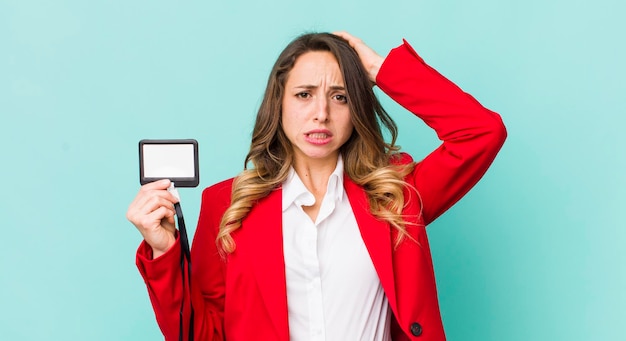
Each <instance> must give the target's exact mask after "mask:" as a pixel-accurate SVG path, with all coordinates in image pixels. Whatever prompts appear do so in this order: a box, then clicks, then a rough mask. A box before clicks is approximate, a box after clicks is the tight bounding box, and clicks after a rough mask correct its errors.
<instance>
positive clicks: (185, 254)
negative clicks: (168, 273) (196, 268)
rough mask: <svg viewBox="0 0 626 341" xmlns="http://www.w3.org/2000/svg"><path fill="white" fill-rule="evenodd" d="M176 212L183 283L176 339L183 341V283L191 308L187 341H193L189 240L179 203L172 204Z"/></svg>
mask: <svg viewBox="0 0 626 341" xmlns="http://www.w3.org/2000/svg"><path fill="white" fill-rule="evenodd" d="M174 209H175V210H176V217H177V218H178V231H179V236H180V248H181V253H180V273H181V275H182V281H183V298H182V300H181V303H180V321H179V332H178V339H179V340H180V341H183V340H184V339H183V324H184V323H183V310H184V308H185V282H188V284H187V286H188V288H189V307H190V308H191V314H190V318H189V341H193V318H194V313H193V304H192V299H191V252H190V248H189V239H188V238H187V229H186V228H185V218H184V217H183V210H182V209H181V208H180V202H178V203H176V204H174ZM185 264H186V265H187V276H185Z"/></svg>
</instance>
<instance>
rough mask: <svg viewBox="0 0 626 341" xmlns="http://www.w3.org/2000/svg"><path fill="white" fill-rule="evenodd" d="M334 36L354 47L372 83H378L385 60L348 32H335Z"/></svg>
mask: <svg viewBox="0 0 626 341" xmlns="http://www.w3.org/2000/svg"><path fill="white" fill-rule="evenodd" d="M333 34H334V35H336V36H339V37H341V38H343V39H345V40H346V41H347V42H348V44H350V46H352V48H353V49H354V50H355V51H356V53H357V54H358V55H359V59H360V60H361V63H362V64H363V67H365V70H366V71H367V74H368V77H369V79H370V81H372V83H376V76H378V71H379V70H380V66H381V65H382V64H383V61H384V60H385V59H384V58H383V57H381V56H380V55H379V54H378V53H376V51H374V50H373V49H371V48H370V47H369V46H367V45H366V44H365V43H364V42H363V40H361V39H360V38H357V37H355V36H353V35H351V34H350V33H348V32H343V31H341V32H333Z"/></svg>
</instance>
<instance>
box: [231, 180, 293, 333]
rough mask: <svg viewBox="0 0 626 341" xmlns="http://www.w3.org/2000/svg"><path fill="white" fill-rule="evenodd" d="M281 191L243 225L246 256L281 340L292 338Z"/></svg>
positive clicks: (264, 200)
mask: <svg viewBox="0 0 626 341" xmlns="http://www.w3.org/2000/svg"><path fill="white" fill-rule="evenodd" d="M281 207H282V189H277V190H275V191H273V192H272V193H270V194H269V195H268V196H267V197H266V198H264V199H262V200H261V201H259V202H258V203H257V204H256V205H255V207H254V208H253V209H252V210H251V211H250V213H249V214H248V216H247V217H246V219H245V221H244V224H245V225H246V226H242V227H243V228H246V239H248V241H247V242H246V245H248V246H249V249H248V251H249V252H246V253H247V256H248V257H249V259H250V261H251V262H252V263H253V269H254V272H255V277H256V280H257V283H258V285H259V290H260V292H261V296H262V297H263V302H264V303H265V307H266V308H267V311H268V313H269V316H270V318H271V319H272V322H273V324H274V327H275V328H276V331H277V335H279V336H280V338H279V340H288V339H289V317H288V308H287V282H286V276H285V258H284V253H283V234H282V210H281Z"/></svg>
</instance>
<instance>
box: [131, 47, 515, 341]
mask: <svg viewBox="0 0 626 341" xmlns="http://www.w3.org/2000/svg"><path fill="white" fill-rule="evenodd" d="M377 85H378V87H379V88H380V89H382V90H383V91H384V92H385V93H387V94H388V95H389V96H390V97H391V98H392V99H394V100H395V101H396V102H398V103H399V104H401V105H402V106H404V107H405V108H406V109H408V110H409V111H411V112H412V113H414V114H415V115H416V116H418V117H419V118H421V119H422V120H423V121H424V122H425V123H426V124H427V125H429V126H430V127H431V128H433V129H434V130H435V131H436V132H437V135H438V137H439V138H440V140H442V141H443V143H442V145H441V146H440V147H439V148H437V149H436V150H434V151H433V152H432V153H431V154H429V155H428V156H427V157H426V158H425V159H424V160H422V161H421V162H419V163H418V164H417V165H416V167H415V170H414V171H413V172H412V173H411V174H410V175H409V176H408V177H407V178H406V181H407V182H408V183H409V184H410V185H411V186H413V187H414V189H416V190H417V192H416V191H415V190H414V189H411V188H407V189H406V190H405V198H406V199H407V205H406V207H405V209H404V214H405V215H406V217H407V219H408V221H409V222H410V223H415V224H409V225H408V232H409V233H410V234H411V236H412V237H413V238H414V239H415V240H416V241H417V242H414V241H410V240H408V239H407V240H405V241H404V242H403V243H402V244H401V245H400V246H399V247H398V248H396V249H394V240H395V238H396V235H397V234H396V231H395V230H394V229H391V228H390V226H389V225H388V224H387V223H385V222H382V221H380V220H377V219H376V218H374V217H373V216H372V215H371V214H370V212H369V208H368V201H367V197H366V195H365V193H364V191H363V189H362V188H360V187H359V186H357V185H356V184H355V183H354V182H352V181H351V180H350V179H349V178H348V177H345V179H344V187H345V190H346V193H347V195H348V198H349V200H350V204H351V205H352V209H353V211H354V215H355V217H356V220H357V223H358V225H359V229H360V231H361V235H362V237H363V242H364V243H365V245H366V247H367V250H368V251H369V255H370V257H371V260H372V263H373V264H374V267H375V269H376V272H377V273H378V276H379V278H380V281H381V283H382V286H383V288H384V290H385V294H386V295H387V298H388V300H389V305H390V307H391V310H392V312H393V319H392V320H393V322H392V335H393V340H424V341H426V340H428V341H435V340H437V341H438V340H445V335H444V330H443V325H442V322H441V316H440V312H439V306H438V302H437V291H436V287H435V277H434V271H433V265H432V260H431V254H430V249H429V245H428V238H427V236H426V229H425V226H426V225H428V224H429V223H430V222H432V221H433V220H434V219H435V218H437V217H438V216H439V215H441V214H442V213H443V212H444V211H446V210H447V209H448V208H450V206H452V205H453V204H454V203H455V202H457V201H458V200H459V199H460V198H461V197H462V196H463V195H464V194H465V193H467V191H469V189H470V188H471V187H472V186H473V185H474V184H476V182H477V181H478V180H479V179H480V178H481V177H482V176H483V174H484V173H485V171H486V170H487V168H488V167H489V165H490V164H491V162H492V161H493V159H494V157H495V156H496V153H497V152H498V150H499V149H500V147H501V146H502V144H503V142H504V140H505V137H506V130H505V128H504V125H503V124H502V121H501V119H500V116H499V115H497V114H496V113H494V112H492V111H489V110H488V109H486V108H484V107H483V106H482V105H480V104H479V103H478V102H477V101H476V100H475V99H474V98H472V97H471V96H470V95H468V94H466V93H464V92H463V91H462V90H460V89H459V88H458V87H457V86H456V85H454V84H453V83H452V82H450V81H448V80H447V79H445V78H444V77H443V76H441V75H440V74H439V73H437V71H435V70H434V69H432V68H431V67H429V66H428V65H426V64H425V63H424V61H423V60H422V59H421V58H420V57H419V56H418V54H417V53H416V52H415V51H414V50H413V49H412V48H411V46H409V45H408V43H406V41H405V42H404V44H403V45H401V46H399V47H397V48H395V49H393V50H392V51H391V52H390V54H389V55H388V56H387V58H386V59H385V62H384V63H383V65H382V67H381V69H380V72H379V74H378V78H377ZM396 161H397V162H400V163H406V162H410V161H412V159H411V157H410V156H408V155H407V154H401V155H400V156H399V157H398V158H397V160H396ZM231 185H232V179H230V180H227V181H224V182H221V183H218V184H216V185H213V186H211V187H209V188H207V189H205V190H204V192H203V194H202V207H201V211H200V218H199V223H198V227H197V230H196V233H195V237H194V242H193V248H192V276H193V280H192V281H193V282H192V289H193V290H192V294H191V298H192V301H193V307H194V310H195V320H194V324H195V327H194V328H195V335H196V337H195V338H196V340H224V339H227V340H244V341H250V340H280V341H287V340H289V325H288V316H287V294H286V280H285V263H284V256H283V245H282V242H283V239H282V227H281V225H282V224H281V220H282V211H281V202H282V191H281V189H280V188H279V189H277V190H276V191H274V192H272V193H271V194H270V195H268V196H267V197H266V198H264V199H263V200H261V201H259V202H258V203H257V204H256V205H255V206H254V208H253V209H252V210H251V211H250V213H249V214H248V216H247V217H246V218H245V219H244V220H243V222H242V226H241V228H240V229H238V230H237V231H236V232H235V233H234V234H233V237H234V240H235V242H236V245H237V249H236V251H235V252H234V253H232V254H231V255H229V256H228V259H227V260H226V262H224V261H223V260H222V259H221V258H220V257H219V255H218V253H217V248H216V245H215V238H216V233H217V230H218V227H219V222H220V218H221V216H222V214H223V212H224V210H226V208H227V207H228V206H229V203H230V194H231ZM418 193H419V194H418ZM346 252H349V250H346ZM179 264H180V248H179V247H172V249H171V250H169V251H168V252H167V253H166V254H164V255H163V256H161V257H159V258H157V259H156V260H152V254H151V250H150V247H149V246H148V245H146V244H145V242H144V243H143V244H142V245H141V246H140V247H139V250H138V254H137V266H138V267H139V270H140V272H141V274H142V276H143V277H144V279H145V281H146V284H147V287H148V292H149V295H150V299H151V302H152V305H153V307H154V311H155V314H156V318H157V322H158V324H159V326H160V328H161V330H162V332H163V334H164V335H165V338H166V339H167V340H177V339H178V331H179V330H178V328H179V309H180V305H181V300H182V299H183V292H185V294H184V300H185V302H186V303H185V316H186V317H187V319H188V318H189V306H188V302H189V293H188V292H187V290H183V288H182V284H181V273H180V268H179ZM185 289H187V288H185ZM186 326H187V325H186ZM186 326H185V329H186V328H187V327H186ZM185 332H186V331H185Z"/></svg>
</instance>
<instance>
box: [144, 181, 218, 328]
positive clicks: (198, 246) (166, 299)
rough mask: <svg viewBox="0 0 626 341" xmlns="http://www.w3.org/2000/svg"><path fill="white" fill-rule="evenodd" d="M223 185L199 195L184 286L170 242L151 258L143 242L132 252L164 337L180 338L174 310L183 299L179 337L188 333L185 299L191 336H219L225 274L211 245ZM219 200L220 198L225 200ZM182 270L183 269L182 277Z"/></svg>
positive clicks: (175, 250)
mask: <svg viewBox="0 0 626 341" xmlns="http://www.w3.org/2000/svg"><path fill="white" fill-rule="evenodd" d="M226 187H228V186H224V183H221V184H218V185H215V186H212V187H209V188H207V189H205V190H204V192H203V194H202V207H201V210H200V217H199V221H198V227H197V229H196V232H195V235H194V242H193V247H192V249H191V258H192V262H191V264H192V265H191V266H192V272H191V274H192V284H191V295H190V294H189V293H190V291H189V287H188V286H187V285H186V286H185V288H183V284H182V273H181V268H180V264H181V262H180V260H181V249H180V247H179V244H178V240H177V242H176V244H174V245H173V246H172V247H171V248H170V249H169V250H167V251H166V252H165V253H164V254H163V255H161V256H160V257H158V258H156V259H153V258H152V248H151V247H150V246H149V245H148V244H147V243H146V242H143V243H142V244H141V245H140V247H139V249H138V250H137V267H138V269H139V272H140V273H141V275H142V277H143V278H144V281H145V283H146V286H147V288H148V294H149V296H150V301H151V303H152V307H153V309H154V312H155V315H156V319H157V323H158V325H159V327H160V329H161V332H162V333H163V335H164V336H165V340H178V339H179V330H180V329H179V321H180V318H179V316H180V315H179V314H180V307H181V304H182V302H183V300H184V302H185V307H184V310H183V316H184V319H183V321H184V327H183V335H184V337H185V338H186V336H187V335H188V328H189V321H190V317H191V306H190V304H189V302H190V297H192V299H193V309H194V339H195V340H224V332H223V325H224V323H223V316H224V274H225V264H224V262H223V261H222V259H221V257H220V256H219V254H218V252H217V247H216V244H215V238H216V232H217V228H218V226H219V217H221V214H222V213H223V210H224V209H225V207H226V206H227V200H228V198H229V196H228V195H226V196H224V195H220V193H222V194H223V193H225V192H228V193H230V192H229V188H230V187H228V189H226ZM224 197H225V199H224V200H220V198H224ZM186 276H187V268H185V278H187V277H186Z"/></svg>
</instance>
